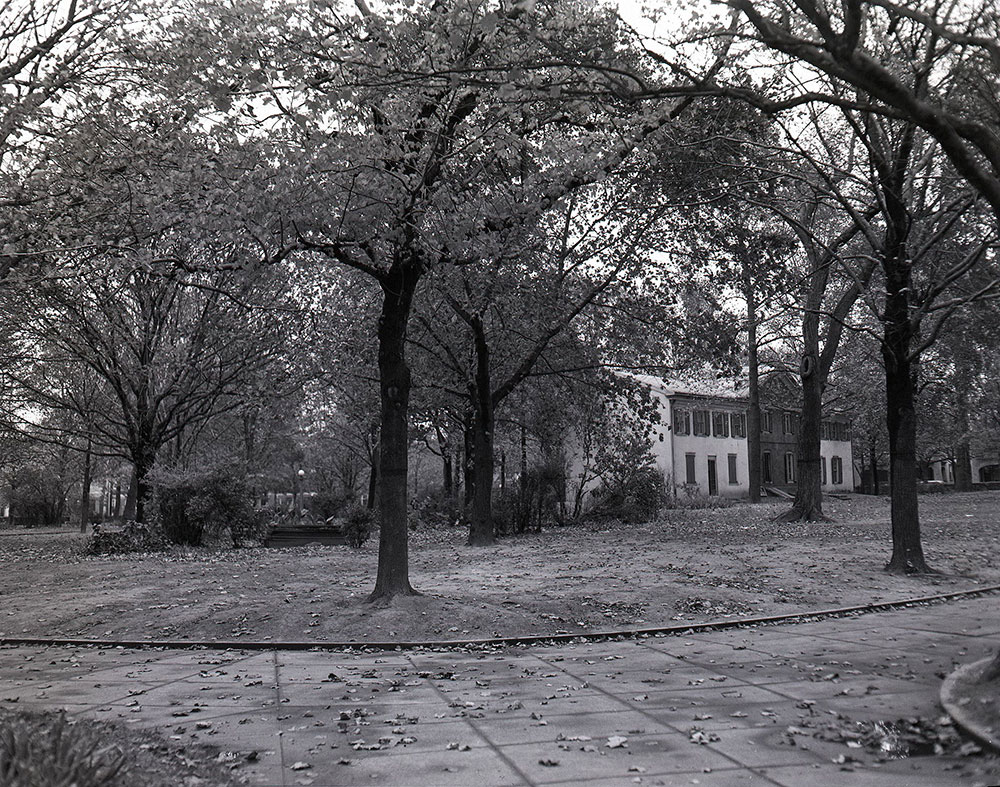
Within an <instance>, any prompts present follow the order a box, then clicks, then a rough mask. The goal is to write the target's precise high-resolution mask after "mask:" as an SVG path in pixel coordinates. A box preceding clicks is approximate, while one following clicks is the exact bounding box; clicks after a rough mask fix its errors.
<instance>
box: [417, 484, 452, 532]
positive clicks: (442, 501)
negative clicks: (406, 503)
mask: <svg viewBox="0 0 1000 787" xmlns="http://www.w3.org/2000/svg"><path fill="white" fill-rule="evenodd" d="M462 521H463V516H462V509H461V506H460V504H459V502H458V498H457V497H456V496H455V495H454V494H450V493H448V492H445V491H444V489H441V488H438V489H435V490H434V491H433V492H428V493H427V494H426V495H424V496H423V497H421V498H420V499H419V500H414V501H413V502H412V503H411V504H410V529H411V530H416V529H418V528H435V527H451V526H453V525H458V524H461V523H462Z"/></svg>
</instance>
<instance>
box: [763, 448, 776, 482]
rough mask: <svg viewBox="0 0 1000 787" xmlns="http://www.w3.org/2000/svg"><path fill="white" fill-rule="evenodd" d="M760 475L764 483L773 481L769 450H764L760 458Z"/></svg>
mask: <svg viewBox="0 0 1000 787" xmlns="http://www.w3.org/2000/svg"><path fill="white" fill-rule="evenodd" d="M760 459H761V462H760V477H761V479H762V480H763V481H764V483H765V484H772V483H774V482H773V481H772V480H771V452H770V451H765V452H764V455H763V456H762V457H761V458H760Z"/></svg>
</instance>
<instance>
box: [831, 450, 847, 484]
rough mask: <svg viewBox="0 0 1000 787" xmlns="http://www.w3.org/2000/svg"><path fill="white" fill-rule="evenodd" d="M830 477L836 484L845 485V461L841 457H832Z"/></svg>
mask: <svg viewBox="0 0 1000 787" xmlns="http://www.w3.org/2000/svg"><path fill="white" fill-rule="evenodd" d="M830 476H831V480H832V481H833V483H834V484H842V483H844V460H843V459H841V458H840V457H839V456H833V457H830Z"/></svg>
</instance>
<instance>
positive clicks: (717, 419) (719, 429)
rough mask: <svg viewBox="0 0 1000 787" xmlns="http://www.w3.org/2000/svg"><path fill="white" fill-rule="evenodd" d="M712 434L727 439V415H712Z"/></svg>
mask: <svg viewBox="0 0 1000 787" xmlns="http://www.w3.org/2000/svg"><path fill="white" fill-rule="evenodd" d="M712 434H714V435H715V436H716V437H729V413H712Z"/></svg>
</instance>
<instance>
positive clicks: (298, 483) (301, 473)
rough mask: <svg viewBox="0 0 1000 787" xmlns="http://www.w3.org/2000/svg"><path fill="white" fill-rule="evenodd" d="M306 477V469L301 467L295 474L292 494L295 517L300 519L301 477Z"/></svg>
mask: <svg viewBox="0 0 1000 787" xmlns="http://www.w3.org/2000/svg"><path fill="white" fill-rule="evenodd" d="M305 477H306V471H305V470H303V469H302V468H301V467H300V468H299V470H298V472H297V473H296V474H295V494H294V495H293V496H292V503H293V504H294V505H295V518H296V519H302V479H303V478H305Z"/></svg>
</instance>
